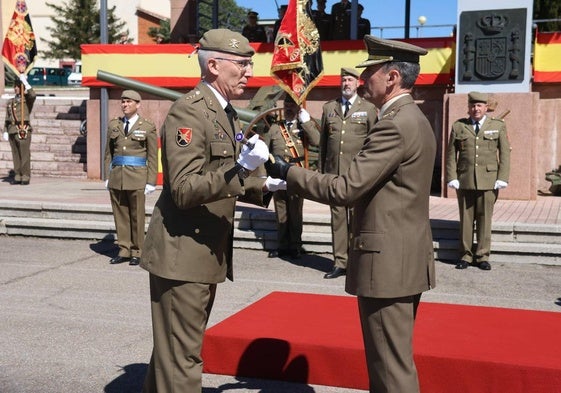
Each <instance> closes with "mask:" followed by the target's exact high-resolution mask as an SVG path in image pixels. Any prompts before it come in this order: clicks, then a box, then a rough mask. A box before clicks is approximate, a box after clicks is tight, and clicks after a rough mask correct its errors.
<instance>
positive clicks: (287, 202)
mask: <svg viewBox="0 0 561 393" xmlns="http://www.w3.org/2000/svg"><path fill="white" fill-rule="evenodd" d="M273 200H274V202H275V212H276V215H277V231H278V234H277V239H278V249H279V250H299V249H300V247H301V246H302V225H303V218H302V214H303V213H302V211H303V207H304V199H302V198H301V197H300V196H298V195H289V194H288V193H287V192H286V191H284V190H280V191H276V192H275V193H274V195H273Z"/></svg>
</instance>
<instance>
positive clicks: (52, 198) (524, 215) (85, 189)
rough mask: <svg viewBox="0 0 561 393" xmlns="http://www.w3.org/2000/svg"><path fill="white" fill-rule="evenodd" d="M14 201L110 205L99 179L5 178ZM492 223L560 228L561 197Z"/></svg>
mask: <svg viewBox="0 0 561 393" xmlns="http://www.w3.org/2000/svg"><path fill="white" fill-rule="evenodd" d="M159 193H160V187H158V190H157V191H156V192H154V193H152V194H150V195H149V196H148V198H147V199H146V207H147V208H151V207H152V206H154V203H155V202H156V200H157V199H158V196H159ZM14 199H19V200H26V201H43V202H59V203H69V204H70V203H78V204H84V203H95V204H107V205H110V201H109V193H108V192H107V191H106V190H105V187H104V183H103V182H102V181H100V180H87V179H81V180H79V179H62V178H49V177H34V178H33V179H31V184H30V185H28V186H20V185H10V183H9V182H8V179H6V178H4V179H1V178H0V201H1V200H14ZM306 213H314V214H315V213H324V214H327V215H329V208H328V206H326V205H322V204H319V203H315V202H311V201H308V200H306V201H305V202H304V214H306ZM430 215H431V218H432V219H442V220H458V205H457V202H456V199H455V198H439V197H431V199H430ZM493 222H495V223H500V222H503V223H516V222H518V223H535V224H552V225H561V197H554V196H543V195H539V196H537V198H536V199H535V200H532V201H515V200H502V199H500V200H498V201H497V203H496V205H495V212H494V215H493Z"/></svg>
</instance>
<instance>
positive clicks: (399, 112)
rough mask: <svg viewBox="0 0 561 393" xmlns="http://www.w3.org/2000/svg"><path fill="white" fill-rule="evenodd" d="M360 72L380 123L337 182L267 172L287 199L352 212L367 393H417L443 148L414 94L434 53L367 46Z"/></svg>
mask: <svg viewBox="0 0 561 393" xmlns="http://www.w3.org/2000/svg"><path fill="white" fill-rule="evenodd" d="M364 41H365V43H366V47H367V50H368V59H367V60H366V61H364V62H363V63H361V64H359V65H358V66H357V67H364V68H365V70H364V71H363V72H362V74H361V76H360V77H361V79H362V80H363V81H364V88H365V90H366V93H367V95H368V97H369V98H368V99H369V100H370V101H371V102H372V103H373V104H374V105H376V107H377V108H379V112H378V115H377V117H378V121H377V123H376V124H375V125H374V126H373V127H372V129H371V130H370V132H369V133H368V135H367V136H366V138H365V139H364V143H363V145H362V147H361V149H360V151H359V153H358V154H356V155H355V156H354V157H353V159H352V161H351V162H350V164H349V167H348V169H347V170H346V171H344V172H341V173H340V174H338V175H337V174H330V173H325V174H318V173H317V172H312V171H308V170H305V169H303V168H299V167H296V166H293V165H290V164H288V163H286V162H283V161H282V160H277V159H276V157H275V161H274V163H273V162H270V163H268V164H266V166H267V168H268V173H269V176H272V177H275V178H281V179H286V182H287V191H288V192H289V193H296V194H299V195H301V196H303V197H304V198H308V199H312V200H315V201H318V202H322V203H326V204H330V205H340V206H348V207H352V208H353V221H352V231H351V237H350V241H351V247H350V254H349V262H348V265H347V275H346V284H345V290H346V291H347V292H348V293H350V294H352V295H356V296H357V301H358V309H359V316H360V323H361V326H362V333H363V339H364V347H365V350H366V361H367V369H368V376H369V381H370V392H407V393H416V392H417V393H418V392H419V382H418V377H417V370H416V368H415V362H414V359H413V346H412V341H413V326H414V322H415V317H416V314H417V308H418V305H419V302H420V299H421V294H422V292H423V291H427V290H429V289H430V288H432V287H434V285H435V281H434V280H435V276H434V273H435V271H434V250H433V244H432V234H431V227H430V221H429V197H430V187H431V182H432V172H433V167H434V161H435V157H436V138H435V136H434V132H433V130H432V128H431V125H430V123H429V121H428V120H427V118H426V116H425V115H424V114H423V112H421V110H420V109H419V107H418V106H417V105H416V104H415V101H414V100H413V97H412V96H411V89H412V88H413V85H414V83H415V80H416V79H417V77H418V75H419V72H420V65H419V57H420V56H423V55H425V54H426V53H427V51H426V50H425V49H423V48H420V47H418V46H414V45H411V44H408V43H404V42H400V41H393V40H384V39H380V38H377V37H374V36H371V35H367V36H366V37H365V38H364Z"/></svg>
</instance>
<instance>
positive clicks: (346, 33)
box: [331, 0, 351, 40]
mask: <svg viewBox="0 0 561 393" xmlns="http://www.w3.org/2000/svg"><path fill="white" fill-rule="evenodd" d="M331 39H332V40H350V39H351V2H350V1H349V0H341V1H340V2H338V3H335V4H333V5H332V6H331Z"/></svg>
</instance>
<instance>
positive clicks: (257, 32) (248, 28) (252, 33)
mask: <svg viewBox="0 0 561 393" xmlns="http://www.w3.org/2000/svg"><path fill="white" fill-rule="evenodd" d="M257 15H259V14H258V13H257V12H255V11H249V12H248V13H247V24H246V25H245V26H244V28H243V30H242V35H243V36H244V37H245V38H247V39H248V41H249V42H267V33H265V28H264V27H263V26H261V25H259V24H257Z"/></svg>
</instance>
